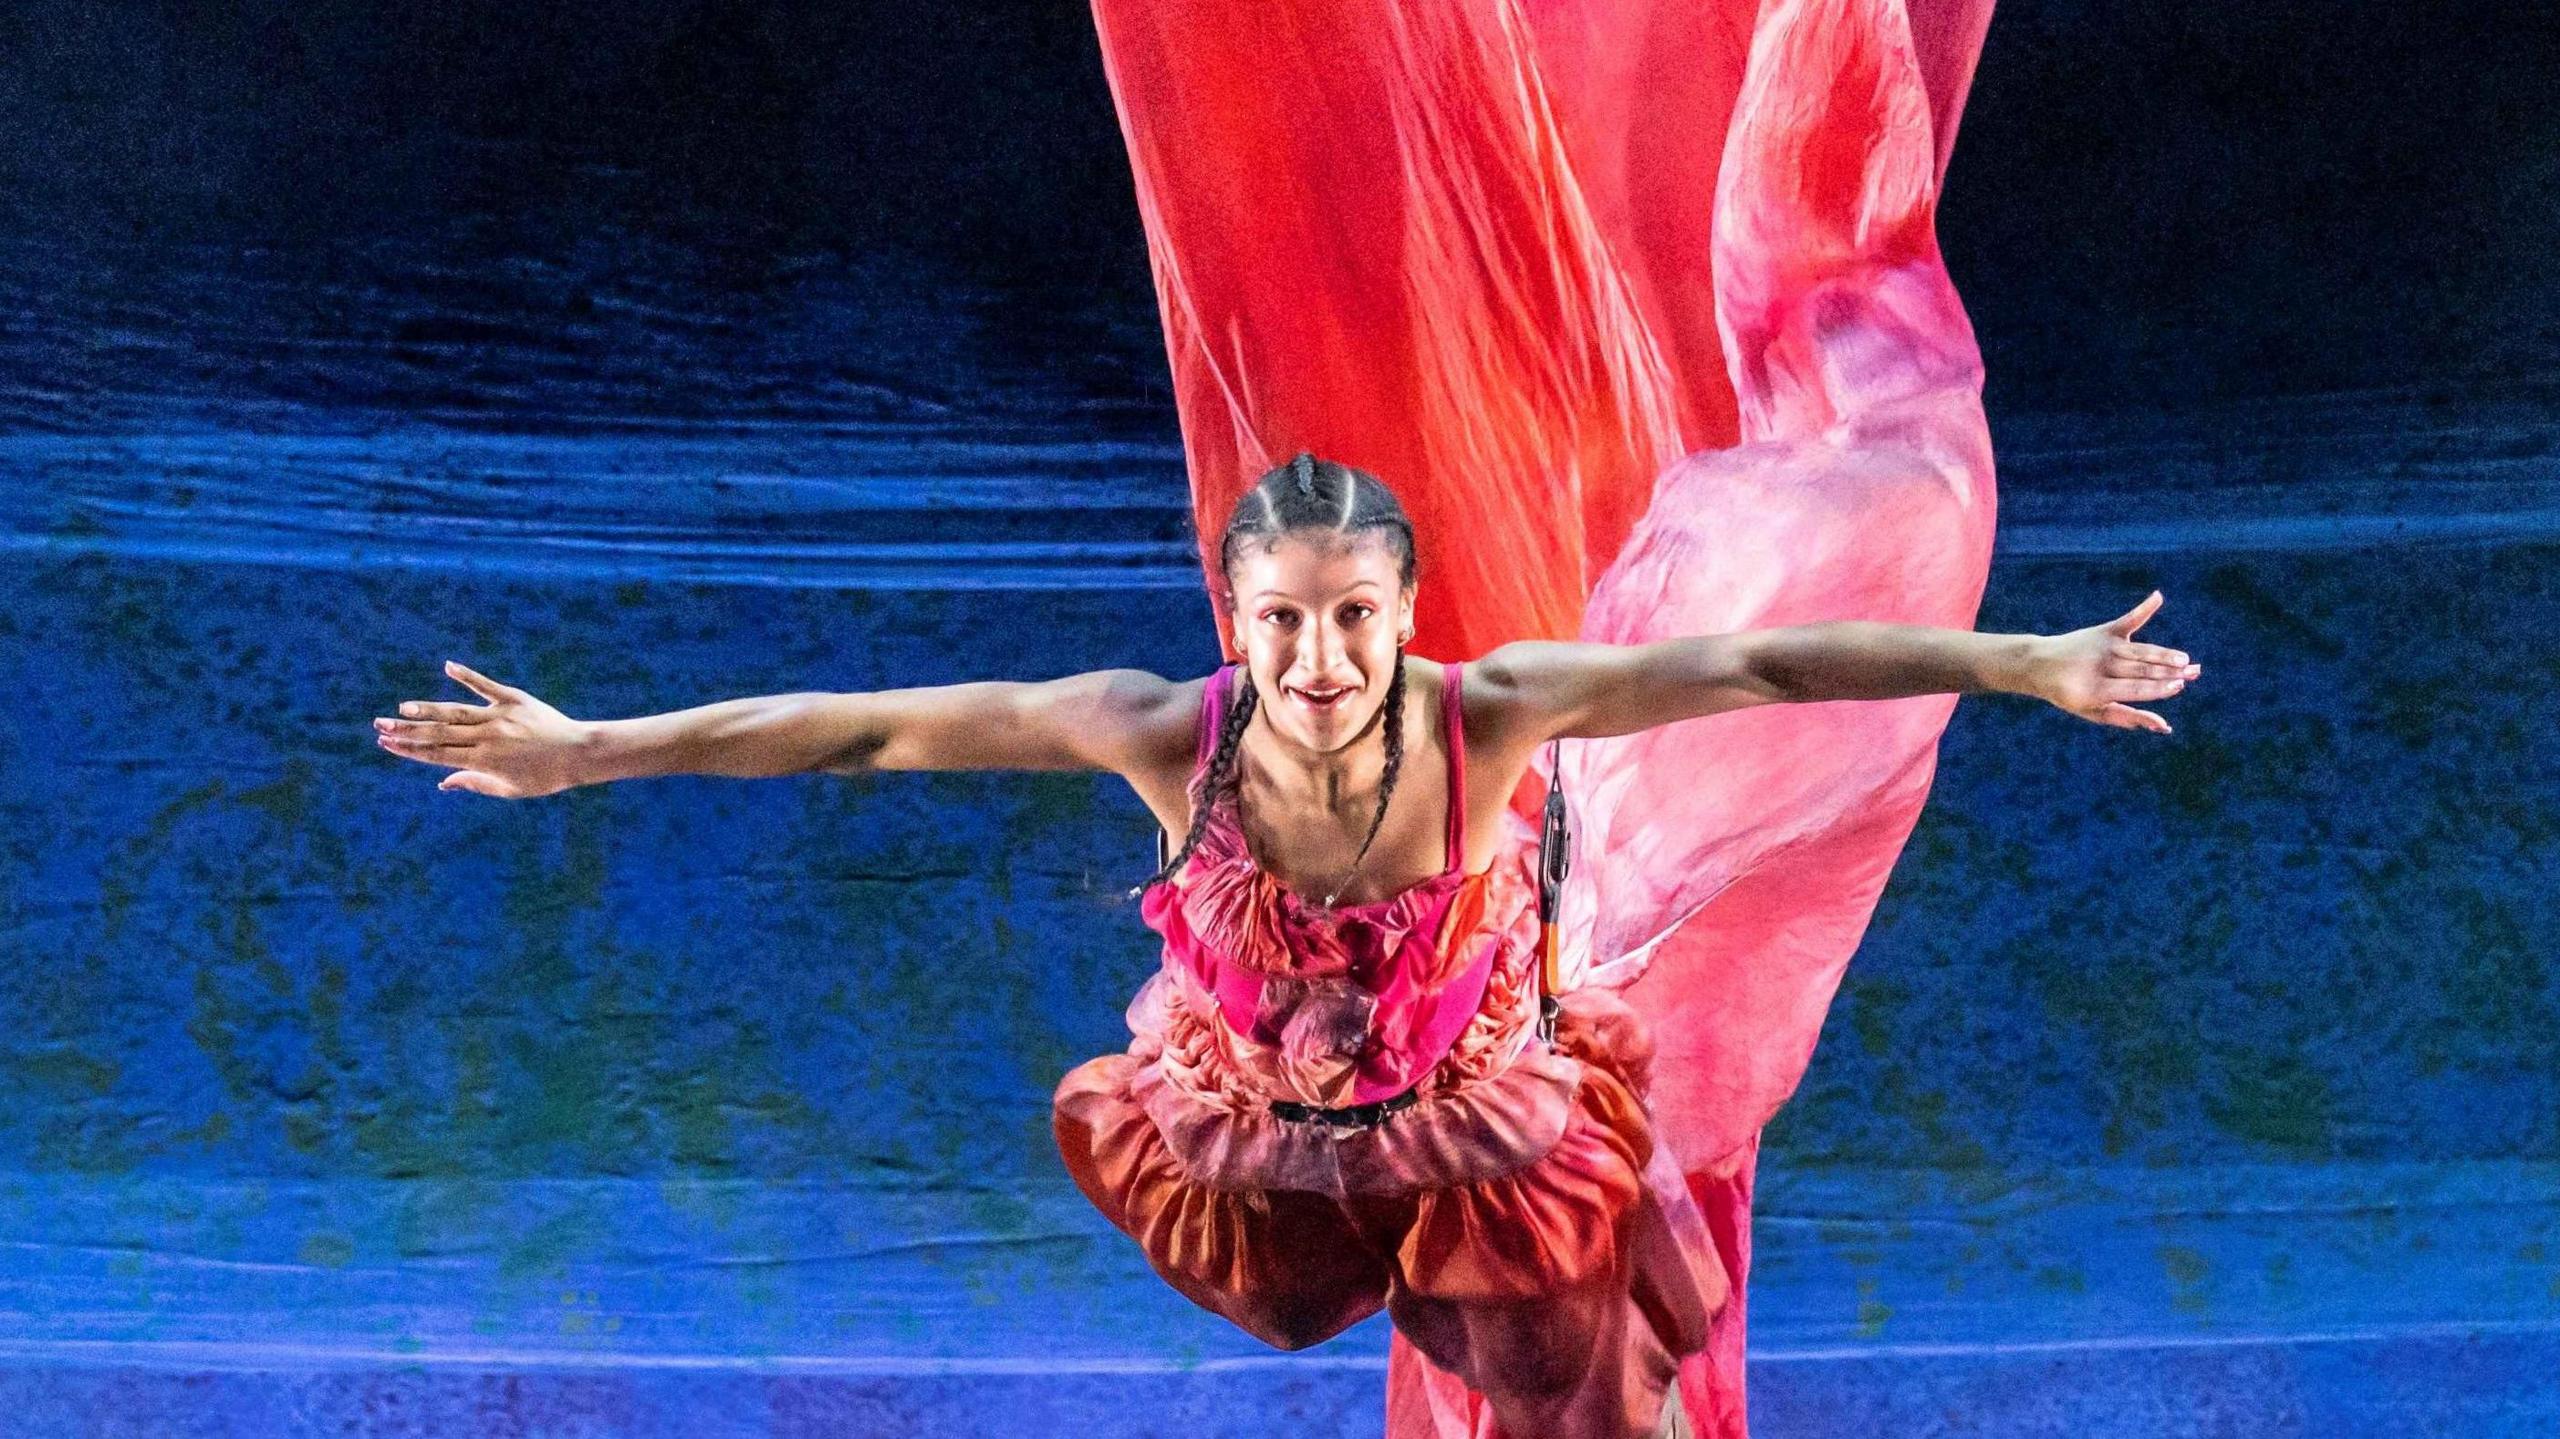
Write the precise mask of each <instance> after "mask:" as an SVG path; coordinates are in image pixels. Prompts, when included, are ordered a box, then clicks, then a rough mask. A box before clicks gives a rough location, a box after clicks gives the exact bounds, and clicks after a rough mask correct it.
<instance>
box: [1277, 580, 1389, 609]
mask: <svg viewBox="0 0 2560 1439" xmlns="http://www.w3.org/2000/svg"><path fill="white" fill-rule="evenodd" d="M1377 588H1378V582H1377V581H1376V580H1355V581H1353V582H1352V584H1351V586H1350V588H1348V589H1346V590H1344V591H1343V592H1342V598H1344V599H1349V598H1351V597H1352V596H1353V595H1356V594H1358V593H1360V592H1361V591H1362V590H1375V589H1377ZM1275 598H1277V599H1284V600H1294V599H1296V598H1297V596H1296V595H1293V594H1291V593H1289V592H1288V591H1287V590H1256V591H1254V594H1253V603H1255V604H1260V603H1262V602H1263V601H1264V600H1267V599H1275Z"/></svg>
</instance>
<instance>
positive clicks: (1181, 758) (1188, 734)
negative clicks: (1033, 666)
mask: <svg viewBox="0 0 2560 1439" xmlns="http://www.w3.org/2000/svg"><path fill="white" fill-rule="evenodd" d="M1207 687H1208V676H1206V675H1203V676H1201V677H1199V678H1196V679H1187V680H1175V679H1167V678H1165V677H1164V676H1162V675H1158V674H1154V673H1151V672H1149V671H1147V670H1139V669H1110V670H1092V671H1088V672H1086V673H1084V674H1080V675H1072V676H1069V677H1068V678H1066V679H1062V680H1056V681H1052V682H1051V686H1050V688H1051V691H1052V692H1051V695H1050V708H1051V715H1050V718H1051V722H1052V723H1053V724H1056V725H1057V726H1058V727H1059V728H1060V730H1061V732H1062V733H1064V734H1065V735H1067V736H1069V737H1071V742H1072V743H1074V744H1076V745H1077V746H1078V747H1079V748H1081V749H1083V750H1084V751H1085V752H1086V753H1087V754H1088V755H1089V756H1090V758H1091V759H1092V760H1093V761H1094V763H1095V764H1096V765H1097V766H1098V767H1100V768H1104V769H1112V770H1117V771H1119V772H1120V773H1122V774H1124V775H1129V776H1130V777H1132V778H1137V777H1139V776H1140V775H1142V774H1143V775H1161V774H1166V773H1171V774H1174V775H1177V776H1183V777H1187V776H1188V774H1189V772H1190V769H1191V762H1192V756H1193V745H1194V743H1195V742H1196V736H1197V735H1198V732H1199V731H1198V725H1199V720H1200V702H1201V699H1202V697H1203V695H1204V694H1205V693H1206V691H1207Z"/></svg>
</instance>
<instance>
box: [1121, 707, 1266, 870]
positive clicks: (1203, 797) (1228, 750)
mask: <svg viewBox="0 0 2560 1439" xmlns="http://www.w3.org/2000/svg"><path fill="white" fill-rule="evenodd" d="M1236 679H1237V681H1238V683H1237V685H1236V693H1235V700H1234V702H1233V703H1231V704H1229V705H1228V706H1227V717H1226V721H1225V722H1224V723H1223V724H1221V725H1219V726H1218V747H1217V749H1216V751H1215V752H1213V753H1212V754H1211V755H1210V756H1209V766H1208V768H1206V769H1204V770H1202V771H1201V772H1200V778H1199V779H1198V780H1197V781H1195V782H1194V783H1193V785H1192V789H1191V829H1190V831H1189V832H1188V833H1186V834H1184V835H1183V837H1182V848H1180V849H1178V850H1176V851H1174V854H1173V857H1172V858H1171V859H1168V860H1166V861H1165V862H1164V867H1163V868H1161V869H1158V870H1157V871H1156V872H1155V873H1154V874H1151V875H1149V876H1147V878H1146V879H1145V880H1144V881H1143V882H1141V883H1139V884H1136V885H1133V886H1131V887H1130V889H1129V894H1128V897H1129V898H1131V899H1135V898H1137V897H1138V896H1139V895H1141V894H1144V893H1146V892H1147V890H1149V889H1150V888H1152V887H1154V886H1155V885H1158V884H1161V883H1163V882H1164V881H1166V880H1169V879H1171V878H1173V877H1174V876H1175V875H1176V874H1178V873H1180V872H1181V870H1182V866H1183V865H1184V864H1185V863H1186V862H1188V861H1189V860H1190V858H1191V852H1192V851H1193V850H1194V849H1197V848H1199V845H1200V835H1201V832H1202V831H1204V830H1206V829H1207V828H1208V827H1209V808H1210V806H1211V805H1212V804H1214V803H1215V802H1216V798H1217V796H1218V794H1219V793H1220V792H1221V791H1222V790H1224V789H1225V787H1226V785H1227V783H1228V781H1229V779H1230V778H1231V777H1232V775H1233V774H1234V773H1235V772H1236V771H1237V770H1239V769H1240V768H1241V765H1240V764H1239V763H1238V761H1239V760H1240V758H1241V753H1240V751H1241V749H1242V741H1243V739H1244V729H1245V726H1246V724H1248V723H1249V722H1251V721H1252V719H1253V711H1254V707H1255V705H1256V704H1257V703H1258V702H1259V700H1260V698H1261V696H1260V695H1258V694H1257V693H1256V692H1255V691H1254V688H1253V676H1251V675H1250V674H1247V673H1245V672H1244V671H1242V670H1238V671H1237V672H1236ZM1210 683H1211V684H1215V683H1217V681H1216V679H1214V678H1212V679H1211V680H1210ZM1158 833H1159V834H1161V833H1162V831H1158ZM1158 843H1159V844H1161V843H1162V840H1161V839H1159V840H1158Z"/></svg>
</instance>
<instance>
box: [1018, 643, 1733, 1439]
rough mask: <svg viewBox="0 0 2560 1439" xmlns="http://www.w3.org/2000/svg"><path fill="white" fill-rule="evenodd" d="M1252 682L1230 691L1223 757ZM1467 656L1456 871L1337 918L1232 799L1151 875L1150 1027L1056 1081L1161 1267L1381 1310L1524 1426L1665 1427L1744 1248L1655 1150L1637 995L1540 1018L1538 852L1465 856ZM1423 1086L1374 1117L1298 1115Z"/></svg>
mask: <svg viewBox="0 0 2560 1439" xmlns="http://www.w3.org/2000/svg"><path fill="white" fill-rule="evenodd" d="M1237 673H1238V670H1237V668H1236V667H1234V666H1229V667H1227V668H1226V669H1224V670H1221V671H1220V672H1219V673H1218V674H1217V675H1216V676H1213V677H1212V679H1211V682H1210V684H1209V686H1208V695H1207V699H1206V702H1205V704H1204V706H1203V713H1202V716H1201V720H1200V753H1199V766H1200V768H1201V769H1205V768H1206V766H1207V763H1208V760H1209V757H1210V756H1209V752H1210V748H1211V740H1212V737H1213V736H1215V735H1216V734H1217V733H1218V728H1219V725H1220V722H1221V720H1222V718H1223V716H1224V713H1225V708H1226V705H1227V703H1228V696H1229V693H1230V688H1231V686H1232V684H1233V683H1234V681H1235V677H1236V675H1237ZM1444 674H1445V675H1446V681H1445V684H1444V688H1443V692H1442V697H1441V706H1440V707H1441V717H1442V724H1441V726H1440V728H1441V730H1442V732H1443V735H1444V740H1443V743H1444V745H1445V746H1446V751H1447V755H1448V775H1449V796H1450V807H1449V817H1448V823H1447V827H1446V832H1445V837H1444V842H1445V844H1446V845H1447V851H1448V855H1449V860H1448V864H1447V867H1446V868H1444V869H1442V870H1441V872H1440V873H1438V874H1436V875H1433V876H1432V877H1431V878H1429V879H1425V880H1423V881H1421V882H1419V883H1417V884H1415V885H1413V886H1411V887H1409V888H1407V889H1405V890H1404V891H1402V892H1400V893H1398V894H1396V895H1393V896H1391V897H1389V898H1386V899H1382V900H1378V901H1375V902H1372V903H1367V904H1355V905H1345V906H1340V907H1338V908H1337V909H1336V910H1335V911H1334V913H1333V916H1332V917H1331V918H1330V919H1328V918H1327V917H1326V916H1325V915H1324V914H1322V913H1321V912H1319V911H1318V910H1317V909H1316V907H1314V906H1312V905H1309V904H1306V903H1304V902H1302V901H1301V900H1300V899H1299V898H1298V897H1297V896H1296V895H1294V894H1292V893H1290V892H1289V891H1288V890H1287V889H1285V888H1284V887H1282V886H1281V885H1279V884H1278V883H1277V882H1275V881H1274V880H1273V879H1272V878H1271V876H1270V875H1269V874H1267V873H1266V872H1264V871H1263V870H1262V869H1261V868H1260V867H1259V866H1258V865H1257V864H1255V862H1254V860H1253V857H1252V855H1251V854H1250V853H1249V852H1248V851H1247V848H1246V845H1245V842H1244V838H1243V833H1242V830H1241V829H1240V828H1239V826H1238V825H1237V822H1236V817H1235V809H1234V800H1233V796H1232V795H1231V794H1228V793H1225V792H1223V791H1222V792H1221V793H1220V794H1219V795H1218V796H1217V797H1215V798H1214V799H1213V800H1212V808H1211V811H1210V815H1209V818H1208V820H1207V822H1206V825H1205V827H1204V829H1203V832H1202V835H1201V838H1200V842H1199V844H1198V845H1197V846H1196V847H1195V849H1194V850H1193V853H1192V855H1191V858H1190V859H1189V860H1188V861H1187V862H1186V863H1185V865H1184V867H1183V868H1182V869H1181V870H1180V871H1178V872H1177V874H1176V876H1175V877H1174V878H1173V879H1172V880H1171V881H1169V882H1168V883H1165V884H1162V885H1158V886H1157V887H1155V888H1154V889H1151V890H1149V891H1148V893H1147V896H1146V901H1145V904H1144V906H1143V913H1144V915H1145V918H1146V921H1147V923H1148V925H1149V926H1150V927H1151V928H1154V929H1155V930H1157V931H1158V932H1159V933H1161V934H1162V935H1163V936H1164V962H1163V967H1162V968H1161V969H1160V970H1159V971H1158V972H1157V973H1156V974H1155V975H1154V976H1152V977H1151V978H1150V979H1149V980H1148V981H1147V983H1146V985H1145V986H1144V987H1143V988H1142V989H1141V990H1140V991H1139V993H1138V997H1137V999H1136V1001H1135V1002H1134V1003H1132V1004H1131V1006H1130V1009H1129V1022H1130V1028H1131V1030H1132V1031H1133V1032H1134V1034H1135V1035H1136V1038H1135V1040H1134V1042H1133V1043H1132V1044H1131V1045H1130V1047H1129V1050H1128V1052H1127V1053H1125V1054H1115V1055H1107V1056H1104V1057H1102V1058H1099V1059H1095V1060H1092V1061H1089V1062H1087V1063H1086V1064H1084V1065H1081V1066H1079V1067H1078V1068H1076V1069H1075V1070H1073V1071H1071V1072H1070V1073H1069V1074H1068V1075H1067V1077H1066V1079H1065V1080H1064V1081H1063V1082H1062V1083H1061V1084H1060V1085H1059V1087H1058V1092H1057V1102H1056V1128H1057V1135H1058V1143H1059V1148H1060V1151H1061V1153H1062V1154H1063V1155H1064V1156H1065V1158H1066V1161H1067V1168H1068V1170H1069V1172H1070V1173H1072V1174H1073V1175H1074V1176H1075V1179H1076V1182H1077V1184H1078V1186H1079V1187H1081V1188H1082V1189H1083V1190H1084V1192H1085V1194H1086V1196H1087V1197H1088V1198H1090V1199H1091V1200H1092V1201H1093V1202H1094V1204H1095V1205H1096V1206H1097V1207H1099V1208H1100V1209H1101V1210H1102V1212H1103V1213H1104V1214H1106V1215H1108V1216H1109V1217H1110V1218H1111V1220H1112V1221H1113V1222H1114V1223H1115V1224H1117V1225H1119V1227H1120V1228H1121V1229H1122V1230H1124V1231H1126V1232H1127V1233H1128V1234H1129V1235H1130V1236H1131V1237H1133V1238H1135V1239H1136V1240H1137V1241H1138V1242H1139V1244H1140V1245H1141V1246H1142V1247H1143V1248H1144V1249H1145V1251H1146V1254H1147V1258H1148V1261H1149V1262H1150V1263H1151V1264H1152V1265H1153V1266H1154V1267H1155V1269H1156V1271H1157V1272H1158V1273H1160V1274H1162V1275H1163V1276H1164V1277H1165V1279H1166V1280H1167V1281H1168V1282H1170V1283H1171V1284H1173V1286H1174V1287H1175V1288H1176V1289H1178V1290H1180V1291H1181V1292H1182V1293H1184V1294H1185V1295H1188V1296H1189V1297H1190V1298H1191V1299H1192V1300H1193V1301H1195V1302H1196V1303H1199V1304H1200V1305H1202V1306H1203V1307H1205V1308H1208V1309H1210V1310H1212V1311H1214V1312H1216V1313H1218V1314H1221V1315H1224V1316H1225V1317H1226V1318H1228V1319H1230V1320H1232V1321H1234V1322H1235V1323H1236V1324H1237V1325H1239V1326H1241V1327H1242V1328H1244V1329H1245V1330H1247V1331H1248V1332H1250V1333H1252V1334H1254V1335H1256V1336H1257V1337H1259V1338H1261V1339H1263V1340H1264V1341H1266V1342H1268V1343H1271V1344H1274V1345H1277V1346H1279V1347H1282V1348H1288V1349H1295V1348H1300V1347H1303V1346H1305V1345H1307V1344H1312V1343H1315V1342H1317V1341H1319V1340H1322V1339H1326V1338H1329V1337H1331V1336H1332V1335H1334V1334H1337V1333H1339V1332H1341V1331H1342V1330H1343V1329H1344V1328H1345V1327H1347V1326H1349V1325H1351V1324H1353V1323H1356V1322H1357V1321H1359V1320H1361V1319H1364V1318H1367V1317H1368V1316H1370V1315H1372V1314H1375V1313H1377V1312H1378V1310H1379V1309H1380V1308H1382V1307H1383V1308H1387V1309H1390V1310H1392V1311H1393V1313H1394V1315H1395V1321H1396V1324H1397V1327H1398V1330H1399V1331H1400V1332H1401V1333H1403V1334H1404V1335H1406V1337H1407V1338H1408V1339H1410V1340H1411V1341H1412V1342H1414V1343H1417V1344H1419V1345H1421V1346H1422V1347H1423V1349H1424V1350H1425V1352H1427V1353H1429V1354H1430V1355H1431V1356H1432V1358H1433V1359H1434V1361H1435V1362H1437V1363H1439V1364H1440V1365H1441V1366H1443V1367H1444V1368H1446V1369H1448V1370H1449V1371H1451V1372H1453V1373H1456V1374H1460V1375H1464V1376H1467V1377H1468V1379H1469V1381H1470V1382H1471V1383H1472V1384H1474V1385H1475V1386H1476V1387H1478V1388H1479V1389H1481V1390H1483V1391H1485V1392H1487V1393H1488V1394H1490V1395H1491V1396H1492V1397H1493V1399H1494V1402H1495V1407H1496V1409H1497V1410H1498V1411H1499V1412H1501V1413H1502V1414H1503V1416H1504V1422H1505V1425H1506V1427H1507V1428H1508V1429H1510V1430H1511V1431H1512V1432H1516V1433H1521V1434H1527V1433H1530V1432H1537V1433H1540V1434H1553V1435H1560V1436H1582V1435H1590V1436H1609V1439H1617V1436H1621V1435H1629V1434H1644V1433H1649V1432H1651V1430H1652V1426H1653V1424H1654V1422H1655V1418H1656V1416H1657V1415H1658V1413H1659V1409H1660V1405H1661V1395H1662V1392H1663V1390H1664V1388H1665V1386H1667V1385H1668V1384H1669V1383H1670V1382H1671V1380H1672V1378H1673V1375H1674V1373H1675V1372H1676V1368H1677V1361H1678V1359H1679V1357H1680V1356H1681V1355H1684V1354H1690V1353H1695V1352H1697V1351H1698V1350H1699V1349H1700V1348H1701V1347H1702V1346H1703V1345H1704V1343H1705V1342H1706V1325H1707V1321H1708V1320H1709V1318H1710V1317H1711V1316H1712V1314H1713V1312H1714V1310H1715V1309H1716V1307H1717V1306H1718V1305H1720V1304H1721V1303H1722V1302H1723V1299H1724V1296H1725V1279H1724V1265H1723V1262H1722V1261H1721V1260H1720V1259H1719V1258H1718V1257H1717V1256H1716V1255H1715V1254H1714V1252H1713V1247H1712V1241H1711V1240H1710V1239H1709V1238H1708V1235H1707V1231H1706V1228H1705V1225H1704V1223H1703V1221H1702V1220H1701V1219H1700V1217H1699V1215H1698V1214H1697V1212H1696V1209H1695V1207H1694V1205H1693V1203H1692V1201H1691V1200H1690V1198H1689V1195H1688V1193H1687V1191H1686V1189H1685V1188H1684V1187H1683V1185H1682V1183H1681V1179H1680V1174H1679V1171H1678V1170H1677V1168H1676V1167H1673V1166H1671V1165H1670V1164H1668V1163H1667V1162H1666V1163H1656V1162H1655V1160H1656V1155H1657V1153H1658V1151H1657V1148H1656V1146H1655V1145H1654V1142H1653V1138H1652V1133H1651V1129H1650V1126H1649V1125H1648V1124H1647V1122H1646V1119H1645V1115H1644V1111H1643V1106H1642V1103H1641V1099H1642V1095H1643V1092H1644V1088H1645V1084H1646V1081H1647V1077H1648V1076H1647V1073H1646V1071H1647V1067H1648V1062H1649V1059H1650V1045H1649V1044H1648V1042H1647V1040H1646V1038H1645V1036H1644V1033H1643V1030H1642V1027H1641V1026H1640V1025H1638V1024H1637V1023H1636V1021H1635V1016H1634V1013H1633V1012H1632V1011H1631V1010H1629V1009H1628V1008H1627V1007H1626V1005H1625V1004H1624V1003H1622V1002H1621V1001H1619V1000H1618V999H1617V998H1616V997H1615V996H1613V995H1611V994H1609V993H1608V992H1607V991H1605V990H1585V991H1581V992H1578V993H1576V994H1573V995H1570V996H1567V997H1566V998H1567V1006H1566V1010H1565V1013H1564V1016H1563V1017H1562V1019H1561V1020H1560V1021H1559V1024H1558V1027H1557V1041H1556V1044H1555V1045H1554V1047H1553V1048H1552V1049H1551V1048H1549V1047H1548V1046H1547V1045H1545V1044H1543V1043H1541V1042H1540V1041H1539V1040H1538V1039H1537V1037H1536V1035H1535V1031H1534V1020H1535V1017H1536V1008H1537V994H1536V990H1535V987H1534V986H1535V982H1536V979H1537V972H1536V967H1537V964H1538V947H1537V946H1538V919H1537V908H1536V890H1535V876H1534V874H1533V873H1532V872H1531V870H1530V868H1529V866H1528V864H1527V863H1526V862H1525V861H1524V857H1523V856H1524V851H1523V850H1521V849H1520V848H1519V847H1518V846H1516V845H1506V846H1505V847H1504V848H1503V849H1502V851H1501V858H1500V859H1498V860H1497V861H1496V862H1495V863H1494V864H1493V865H1492V866H1491V867H1490V868H1488V869H1486V870H1484V871H1482V872H1479V873H1476V874H1466V873H1463V872H1462V869H1461V866H1462V864H1463V862H1464V860H1463V856H1464V854H1465V845H1464V842H1463V841H1464V835H1463V831H1462V828H1461V817H1462V816H1463V815H1464V814H1465V812H1466V811H1465V804H1466V779H1465V775H1466V747H1465V734H1464V728H1463V726H1462V725H1461V724H1460V723H1459V716H1460V715H1461V713H1462V708H1461V706H1462V685H1463V675H1464V667H1463V666H1458V665H1451V666H1448V667H1446V669H1445V670H1444ZM1194 778H1195V781H1196V780H1197V779H1198V773H1197V772H1196V771H1195V775H1194ZM1506 818H1508V816H1507V815H1506ZM1407 1089H1411V1090H1412V1091H1413V1099H1412V1102H1411V1103H1410V1105H1409V1106H1407V1107H1404V1108H1401V1109H1399V1110H1396V1111H1395V1112H1393V1113H1391V1114H1389V1115H1388V1116H1387V1117H1386V1118H1385V1119H1384V1120H1383V1121H1382V1122H1379V1123H1377V1124H1375V1125H1373V1126H1369V1127H1365V1128H1353V1127H1346V1126H1339V1125H1335V1124H1328V1123H1325V1122H1321V1121H1317V1120H1311V1119H1305V1118H1283V1117H1281V1116H1280V1115H1279V1114H1276V1113H1274V1110H1273V1104H1274V1101H1278V1102H1280V1103H1281V1104H1283V1105H1288V1104H1302V1105H1309V1106H1320V1107H1324V1108H1328V1109H1339V1108H1342V1107H1345V1106H1350V1105H1364V1104H1371V1103H1375V1102H1377V1101H1379V1100H1382V1099H1386V1098H1388V1097H1390V1096H1395V1095H1399V1094H1402V1093H1403V1092H1404V1091H1406V1090H1407Z"/></svg>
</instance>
